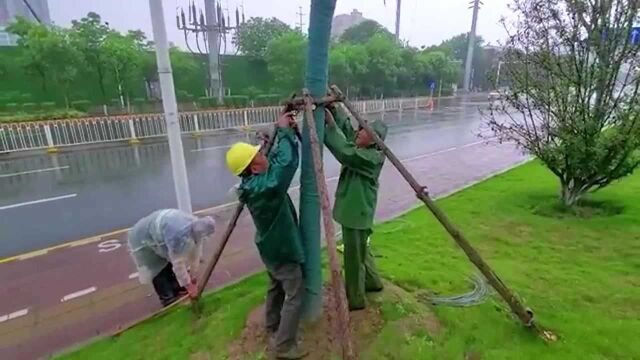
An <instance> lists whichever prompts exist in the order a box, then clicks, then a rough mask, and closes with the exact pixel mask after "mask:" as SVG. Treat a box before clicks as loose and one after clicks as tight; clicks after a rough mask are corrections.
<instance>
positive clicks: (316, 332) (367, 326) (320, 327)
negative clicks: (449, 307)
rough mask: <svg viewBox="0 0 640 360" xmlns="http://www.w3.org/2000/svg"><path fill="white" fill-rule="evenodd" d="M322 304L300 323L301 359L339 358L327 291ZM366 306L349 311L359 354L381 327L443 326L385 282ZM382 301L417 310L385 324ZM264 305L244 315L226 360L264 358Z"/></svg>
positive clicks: (266, 355) (400, 329)
mask: <svg viewBox="0 0 640 360" xmlns="http://www.w3.org/2000/svg"><path fill="white" fill-rule="evenodd" d="M324 293H325V296H324V301H323V306H324V314H325V315H324V316H323V317H322V319H320V320H319V321H317V322H316V323H313V324H302V326H301V331H300V338H301V341H302V345H301V346H302V348H303V349H304V350H306V351H308V352H309V355H308V356H307V357H305V359H309V360H333V359H339V358H340V357H339V356H338V355H339V344H337V343H334V342H332V340H335V339H331V337H332V336H331V334H332V330H331V327H330V325H329V322H328V319H327V316H326V314H330V313H333V310H331V309H329V308H328V298H327V292H326V291H325V292H324ZM368 300H369V303H368V306H367V308H366V309H365V310H361V311H353V312H350V317H351V318H350V319H351V324H350V325H351V334H352V338H353V340H354V347H355V350H356V351H357V352H358V353H363V352H364V351H365V350H366V349H367V348H368V347H369V346H370V345H371V344H372V343H373V342H374V341H375V340H376V339H377V337H378V334H379V333H380V331H381V330H382V328H383V327H385V326H393V328H395V329H397V332H398V333H405V334H414V333H416V332H417V331H419V330H426V331H427V332H428V333H429V334H430V335H431V336H434V335H437V334H439V333H440V332H441V331H442V329H443V326H442V324H441V323H440V321H439V320H438V319H437V317H436V316H435V314H433V313H432V312H431V311H430V310H429V308H428V307H426V306H425V305H422V304H419V303H418V302H417V301H416V300H415V298H414V296H413V295H412V294H411V293H409V292H407V291H405V290H403V289H401V288H399V287H398V286H395V285H393V284H390V283H388V282H385V290H384V291H383V292H381V293H376V294H369V295H368ZM383 303H411V304H412V306H417V307H419V311H418V312H415V313H413V312H412V313H411V314H407V316H405V317H403V318H400V319H398V320H395V321H392V322H390V323H386V324H385V320H384V317H383V314H382V310H381V306H382V304H383ZM264 312H265V308H264V304H263V305H260V306H259V307H257V308H256V309H254V310H253V311H252V312H251V313H250V314H249V316H248V317H247V321H246V325H245V328H244V330H243V331H242V334H241V335H240V338H239V339H237V340H236V341H234V342H233V343H232V344H230V346H229V359H231V360H247V359H252V360H253V359H268V358H272V357H269V353H268V350H269V349H268V342H269V339H268V338H267V334H266V331H265V326H264V321H265V319H264Z"/></svg>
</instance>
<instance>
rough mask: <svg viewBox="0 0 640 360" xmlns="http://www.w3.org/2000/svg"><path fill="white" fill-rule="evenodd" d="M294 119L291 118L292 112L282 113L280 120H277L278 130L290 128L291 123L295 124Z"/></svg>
mask: <svg viewBox="0 0 640 360" xmlns="http://www.w3.org/2000/svg"><path fill="white" fill-rule="evenodd" d="M295 121H296V119H295V117H294V116H293V112H291V111H290V112H286V113H283V114H282V115H280V118H279V119H278V123H277V124H278V127H279V128H288V127H291V123H292V122H293V123H295Z"/></svg>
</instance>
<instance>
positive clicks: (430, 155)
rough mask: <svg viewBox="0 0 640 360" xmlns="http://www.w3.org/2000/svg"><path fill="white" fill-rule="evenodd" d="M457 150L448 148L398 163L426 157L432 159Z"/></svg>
mask: <svg viewBox="0 0 640 360" xmlns="http://www.w3.org/2000/svg"><path fill="white" fill-rule="evenodd" d="M457 149H458V148H457V147H450V148H448V149H444V150H438V151H434V152H432V153H428V154H422V155H418V156H414V157H410V158H408V159H401V160H400V161H401V162H405V161H413V160H418V159H423V158H426V157H432V156H436V155H439V154H444V153H448V152H450V151H454V150H457Z"/></svg>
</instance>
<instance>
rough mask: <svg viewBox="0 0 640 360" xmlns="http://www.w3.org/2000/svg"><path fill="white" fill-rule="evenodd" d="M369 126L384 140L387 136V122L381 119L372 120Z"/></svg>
mask: <svg viewBox="0 0 640 360" xmlns="http://www.w3.org/2000/svg"><path fill="white" fill-rule="evenodd" d="M369 126H371V128H372V129H373V131H375V132H376V134H378V136H379V137H380V139H382V140H383V141H384V139H385V138H386V137H387V124H385V123H384V122H383V121H382V120H376V121H374V122H372V123H371V124H370V125H369Z"/></svg>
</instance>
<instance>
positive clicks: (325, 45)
mask: <svg viewBox="0 0 640 360" xmlns="http://www.w3.org/2000/svg"><path fill="white" fill-rule="evenodd" d="M335 7H336V0H312V1H311V11H310V12H309V14H310V15H309V17H310V20H309V45H308V46H309V48H308V53H307V54H308V55H307V64H306V75H305V86H306V88H307V89H308V90H309V91H310V93H311V96H313V97H316V98H320V97H322V96H324V95H325V94H326V91H327V80H328V79H327V73H328V68H329V57H328V55H329V40H330V36H331V20H332V19H333V13H334V11H335ZM314 115H315V127H316V131H317V137H318V141H319V142H320V144H322V143H323V142H324V108H323V107H319V108H318V109H316V111H315V114H314ZM309 131H310V129H309V127H308V126H305V127H304V128H303V133H302V156H301V157H302V160H301V165H300V233H301V235H302V243H303V246H304V250H305V263H304V272H305V279H304V282H305V288H306V292H305V299H304V307H305V317H306V318H307V319H308V320H311V321H313V320H317V319H319V318H320V315H321V313H322V265H321V256H320V254H321V248H320V234H321V228H320V197H319V195H318V188H317V184H316V179H315V171H314V166H313V156H312V148H311V138H310V133H309ZM321 150H322V149H321ZM320 156H322V154H320Z"/></svg>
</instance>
